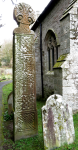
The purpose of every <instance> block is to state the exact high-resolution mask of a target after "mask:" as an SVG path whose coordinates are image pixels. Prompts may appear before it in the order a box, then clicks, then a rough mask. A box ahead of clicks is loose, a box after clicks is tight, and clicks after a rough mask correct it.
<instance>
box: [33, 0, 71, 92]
mask: <svg viewBox="0 0 78 150" xmlns="http://www.w3.org/2000/svg"><path fill="white" fill-rule="evenodd" d="M71 1H72V0H65V1H63V0H59V1H58V3H57V5H56V6H55V7H54V9H52V11H51V12H50V13H49V14H48V15H47V16H46V18H45V19H44V20H43V22H42V51H43V58H42V59H43V80H44V81H43V82H44V91H45V93H48V92H50V93H51V94H52V93H53V90H54V82H56V81H55V80H54V72H53V71H52V72H48V69H47V63H48V62H47V48H46V45H45V37H46V34H47V32H48V30H52V31H53V32H54V33H55V36H56V40H57V45H58V57H59V56H60V55H61V54H63V53H68V52H69V51H70V49H69V41H68V38H69V32H68V31H67V33H68V34H67V33H66V34H64V35H63V33H62V29H63V26H65V23H64V22H62V23H61V22H60V19H61V17H62V15H63V13H64V11H65V10H66V9H67V7H68V6H69V4H70V3H71ZM66 19H67V21H68V22H69V17H67V18H66ZM65 21H66V20H65ZM67 26H68V27H69V24H67ZM61 27H62V29H61ZM66 29H67V28H66ZM68 29H69V28H68ZM39 32H40V27H39V26H38V27H37V29H36V30H35V34H36V36H37V41H36V49H35V58H36V83H37V86H36V90H37V95H41V71H40V70H41V67H40V65H41V63H40V40H39V38H40V34H39ZM65 38H67V43H66V39H65ZM62 42H65V45H67V47H68V49H67V48H64V47H63V43H62ZM65 47H66V46H65ZM64 50H65V51H64ZM60 94H61V91H60Z"/></svg>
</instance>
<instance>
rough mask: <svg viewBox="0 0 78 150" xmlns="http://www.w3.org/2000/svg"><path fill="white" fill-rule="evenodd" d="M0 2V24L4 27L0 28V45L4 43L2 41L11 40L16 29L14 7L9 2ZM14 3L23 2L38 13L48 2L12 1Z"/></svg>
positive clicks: (0, 0)
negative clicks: (0, 16)
mask: <svg viewBox="0 0 78 150" xmlns="http://www.w3.org/2000/svg"><path fill="white" fill-rule="evenodd" d="M3 1H4V0H0V15H1V14H2V20H0V24H1V23H2V24H4V27H2V28H0V44H2V43H3V42H4V40H11V39H12V33H13V29H14V28H16V27H17V24H16V22H15V21H14V20H13V9H14V5H13V4H12V2H11V0H5V1H4V2H3ZM13 1H14V2H15V3H17V4H18V3H20V2H24V3H26V4H29V5H30V6H31V7H32V8H33V10H34V11H35V12H36V11H40V13H41V12H42V11H43V10H44V8H45V7H46V6H47V4H48V3H49V2H50V0H44V1H43V0H17V2H16V0H13Z"/></svg>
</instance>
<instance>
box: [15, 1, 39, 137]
mask: <svg viewBox="0 0 78 150" xmlns="http://www.w3.org/2000/svg"><path fill="white" fill-rule="evenodd" d="M14 19H15V20H16V22H17V24H18V25H19V26H18V28H16V29H14V36H13V104H14V140H19V139H22V138H28V137H31V136H35V135H37V133H38V123H37V110H36V76H35V48H34V32H33V31H31V30H30V28H29V25H31V24H32V23H33V22H34V11H33V10H32V8H31V7H30V6H29V5H27V4H25V3H20V4H18V5H16V6H15V8H14Z"/></svg>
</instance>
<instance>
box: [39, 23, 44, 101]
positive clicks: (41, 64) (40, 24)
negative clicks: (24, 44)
mask: <svg viewBox="0 0 78 150" xmlns="http://www.w3.org/2000/svg"><path fill="white" fill-rule="evenodd" d="M40 59H41V84H42V98H44V87H43V65H42V23H40Z"/></svg>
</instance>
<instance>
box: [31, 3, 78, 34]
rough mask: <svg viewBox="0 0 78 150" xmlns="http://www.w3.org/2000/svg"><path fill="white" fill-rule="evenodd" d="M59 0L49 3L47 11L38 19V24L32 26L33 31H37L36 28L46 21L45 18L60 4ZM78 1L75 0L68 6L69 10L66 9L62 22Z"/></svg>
mask: <svg viewBox="0 0 78 150" xmlns="http://www.w3.org/2000/svg"><path fill="white" fill-rule="evenodd" d="M58 1H59V0H51V1H50V2H49V4H48V5H47V6H46V7H45V9H44V10H43V12H42V13H41V14H40V15H39V17H38V18H37V20H36V22H35V23H34V25H33V26H32V28H31V30H34V31H35V30H36V28H37V27H38V26H39V24H40V23H41V22H42V21H43V20H44V19H45V17H46V16H47V15H48V14H49V12H50V11H51V10H52V9H53V8H54V6H55V5H56V4H57V3H58ZM76 1H77V0H73V1H72V2H71V3H70V5H69V6H68V8H67V9H66V11H65V12H64V13H63V16H62V17H61V19H60V20H62V19H63V18H64V17H65V16H66V15H67V14H68V12H69V10H70V9H71V8H73V4H74V3H75V2H76Z"/></svg>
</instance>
